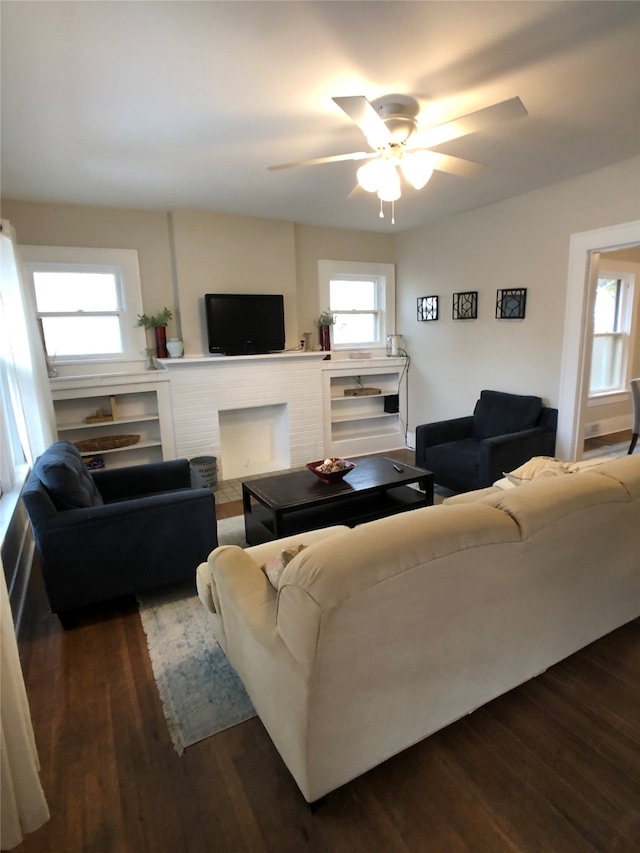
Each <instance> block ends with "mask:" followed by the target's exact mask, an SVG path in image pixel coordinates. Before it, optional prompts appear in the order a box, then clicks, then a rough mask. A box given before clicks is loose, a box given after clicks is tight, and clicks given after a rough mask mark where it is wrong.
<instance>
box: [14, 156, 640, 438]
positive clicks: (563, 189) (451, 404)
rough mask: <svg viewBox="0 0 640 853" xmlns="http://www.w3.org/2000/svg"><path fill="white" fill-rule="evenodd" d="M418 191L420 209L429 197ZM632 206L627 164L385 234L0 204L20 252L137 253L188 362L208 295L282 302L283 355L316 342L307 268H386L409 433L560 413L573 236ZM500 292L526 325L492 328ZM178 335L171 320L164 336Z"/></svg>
mask: <svg viewBox="0 0 640 853" xmlns="http://www.w3.org/2000/svg"><path fill="white" fill-rule="evenodd" d="M424 193H425V203H428V186H427V188H426V189H425V190H424ZM639 199H640V158H635V159H633V160H630V161H625V162H623V163H619V164H616V165H615V166H611V167H609V168H607V169H602V170H600V171H597V172H593V173H591V174H589V175H584V176H582V177H579V178H575V179H573V180H571V181H566V182H563V183H560V184H556V185H554V186H551V187H545V188H544V189H540V190H538V191H536V192H532V193H527V194H526V195H522V196H518V197H515V198H512V199H509V200H507V201H504V202H501V203H499V204H495V205H491V206H488V207H485V208H482V209H479V210H475V211H471V212H469V213H465V214H461V215H459V216H455V217H450V218H448V219H445V220H442V221H440V222H437V223H434V224H432V225H430V226H425V227H424V228H420V229H416V230H414V231H409V232H404V233H399V234H396V235H380V234H376V233H373V232H366V231H345V230H340V229H327V228H315V227H313V226H301V225H295V224H293V223H289V222H282V221H273V220H264V219H256V218H252V217H238V216H227V215H225V214H213V213H207V212H203V211H176V212H174V213H173V214H170V215H167V214H165V213H160V212H154V211H140V210H138V211H135V210H117V209H108V208H93V207H83V206H75V205H53V204H39V203H35V202H22V201H12V200H3V203H2V204H3V216H5V217H6V218H8V219H9V220H10V221H11V222H12V224H13V226H14V228H15V229H16V233H17V238H18V241H19V242H21V243H30V244H44V245H76V246H100V245H104V246H109V247H121V248H122V247H124V248H134V249H137V250H138V253H139V258H140V272H141V280H142V295H143V304H144V310H145V311H146V312H147V313H156V312H157V311H158V310H159V309H160V308H162V306H163V305H169V306H171V307H173V308H174V309H175V310H176V312H177V313H178V314H179V318H177V319H179V320H180V321H181V323H182V326H183V329H182V333H183V334H184V337H185V340H186V342H187V345H188V349H187V354H189V349H190V350H191V354H194V353H198V352H202V351H203V347H204V346H205V340H204V338H203V334H204V330H203V327H202V325H201V324H202V318H201V313H200V311H201V309H200V307H199V305H200V300H201V298H202V295H203V294H204V293H205V292H207V290H227V289H228V290H236V289H237V290H245V291H248V290H250V289H253V286H254V285H255V288H256V289H259V290H265V291H266V290H267V289H273V290H274V292H282V293H285V294H286V299H287V336H288V345H290V346H291V345H293V346H295V345H296V343H297V342H298V340H299V336H301V335H302V333H303V332H305V331H313V332H314V334H315V330H314V328H313V321H314V319H315V318H316V317H317V315H318V312H319V310H320V309H321V307H322V306H320V305H319V302H318V294H317V278H316V273H317V261H318V259H320V258H334V259H340V260H367V261H379V262H388V263H393V262H394V261H395V262H396V265H397V275H396V282H397V283H396V287H397V300H396V317H397V324H396V325H397V331H398V332H399V333H401V334H403V335H404V337H405V341H406V344H407V348H408V351H409V354H410V356H411V370H410V373H409V427H410V429H413V428H415V425H416V424H419V423H424V422H425V421H428V420H433V419H435V418H441V417H451V416H456V415H463V414H467V413H469V412H470V411H471V408H472V406H473V404H474V402H475V400H476V399H477V396H478V393H479V391H480V390H482V388H495V389H497V390H504V391H514V392H524V393H532V394H538V395H540V396H542V397H543V398H545V400H546V401H547V402H548V403H550V404H551V405H554V406H557V405H558V403H559V396H558V395H559V382H560V366H561V364H560V363H561V357H562V342H563V334H564V311H565V298H566V291H567V270H568V257H569V241H570V237H571V234H573V233H576V232H581V231H588V230H590V229H593V228H600V227H604V226H607V225H613V224H616V223H621V222H628V221H631V220H634V219H637V218H639V215H640V209H639V208H640V201H639ZM172 220H173V222H172ZM172 235H173V245H172ZM175 287H177V292H174V288H175ZM507 287H526V288H527V314H526V318H525V320H524V321H521V322H520V321H498V320H495V319H494V315H495V298H496V290H497V289H499V288H507ZM465 290H477V291H478V292H479V318H478V320H472V321H453V320H452V319H451V300H452V294H453V293H454V292H458V291H465ZM432 294H438V295H439V297H440V318H441V319H439V320H438V321H437V322H433V323H419V322H417V320H416V301H417V298H418V297H419V296H425V295H432ZM176 331H177V329H176V321H172V322H171V323H170V325H169V334H170V335H172V334H175V332H176ZM178 331H179V330H178ZM291 338H293V340H291Z"/></svg>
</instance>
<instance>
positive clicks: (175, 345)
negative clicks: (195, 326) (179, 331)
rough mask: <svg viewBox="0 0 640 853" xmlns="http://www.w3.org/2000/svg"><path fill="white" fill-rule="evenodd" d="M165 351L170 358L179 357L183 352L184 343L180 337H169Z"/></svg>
mask: <svg viewBox="0 0 640 853" xmlns="http://www.w3.org/2000/svg"><path fill="white" fill-rule="evenodd" d="M167 352H168V353H169V355H170V357H171V358H180V357H181V356H182V355H183V354H184V344H183V343H182V341H181V340H180V338H169V340H168V341H167Z"/></svg>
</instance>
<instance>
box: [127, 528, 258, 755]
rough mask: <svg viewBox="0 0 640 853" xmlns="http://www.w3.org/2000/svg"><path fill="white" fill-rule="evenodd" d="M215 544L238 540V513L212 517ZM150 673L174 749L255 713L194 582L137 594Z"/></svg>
mask: <svg viewBox="0 0 640 853" xmlns="http://www.w3.org/2000/svg"><path fill="white" fill-rule="evenodd" d="M218 539H219V541H220V544H221V545H244V544H245V542H244V523H243V519H242V516H239V517H235V518H229V519H223V520H221V521H220V522H218ZM138 607H139V611H140V619H141V622H142V627H143V628H144V632H145V634H146V636H147V645H148V647H149V657H150V658H151V666H152V668H153V675H154V677H155V680H156V685H157V687H158V693H159V695H160V699H161V701H162V707H163V710H164V715H165V718H166V720H167V726H168V728H169V732H170V734H171V739H172V740H173V745H174V746H175V748H176V750H177V752H178V753H179V754H180V755H182V753H183V751H184V750H185V748H186V747H188V746H191V745H192V744H194V743H197V742H198V741H200V740H203V739H204V738H207V737H210V736H211V735H214V734H216V733H217V732H221V731H223V730H224V729H228V728H230V727H231V726H235V725H237V724H238V723H242V722H243V721H244V720H248V719H250V718H251V717H254V716H255V711H254V709H253V706H252V704H251V701H250V699H249V697H248V696H247V693H246V691H245V689H244V687H243V685H242V682H241V681H240V678H239V677H238V675H237V673H236V671H235V670H234V669H233V667H232V666H231V664H230V663H229V661H228V660H227V657H226V655H225V654H224V652H223V651H222V649H221V648H220V646H219V645H218V643H217V642H216V640H215V638H214V636H213V632H212V630H211V614H210V613H209V611H208V610H207V609H206V607H204V605H203V604H202V603H201V601H200V599H199V598H198V596H197V594H196V592H195V581H194V583H190V582H189V583H186V584H180V585H178V586H173V587H170V588H167V589H164V590H159V591H154V592H151V593H146V594H145V595H141V596H138Z"/></svg>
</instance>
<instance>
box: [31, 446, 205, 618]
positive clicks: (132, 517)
mask: <svg viewBox="0 0 640 853" xmlns="http://www.w3.org/2000/svg"><path fill="white" fill-rule="evenodd" d="M22 500H23V502H24V505H25V507H26V510H27V514H28V516H29V521H30V523H31V527H32V530H33V535H34V538H35V543H36V548H37V551H38V555H39V557H40V563H41V567H42V573H43V577H44V582H45V586H46V589H47V594H48V596H49V602H50V604H51V609H52V610H53V612H54V613H57V614H58V616H59V617H60V621H61V622H62V623H63V625H65V626H66V625H70V624H72V621H73V620H72V611H73V610H75V609H76V608H79V607H82V606H84V605H87V604H92V603H95V602H99V601H105V600H108V599H111V598H116V597H119V596H122V595H129V594H131V593H137V592H141V591H142V590H146V589H150V588H153V587H160V586H163V585H165V584H170V583H174V582H176V581H181V580H187V579H189V580H193V581H194V585H195V570H196V567H197V566H198V564H199V563H201V562H202V560H205V559H206V558H207V556H208V554H209V552H210V551H211V550H212V549H213V548H215V547H216V546H217V544H218V537H217V528H216V516H215V500H214V496H213V493H212V492H211V490H210V489H192V488H191V475H190V469H189V463H188V461H187V460H186V459H177V460H173V461H169V462H159V463H154V464H149V465H136V466H132V467H129V468H114V469H107V470H104V471H96V472H93V473H89V471H87V470H86V468H85V466H84V465H83V463H82V458H81V456H80V453H79V452H78V450H77V448H76V447H75V446H74V445H73V444H71V443H70V442H68V441H58V442H56V443H55V444H53V445H52V446H51V447H49V448H48V449H47V450H46V451H45V452H44V453H43V454H42V455H41V456H39V457H38V459H37V460H36V462H35V463H34V466H33V470H32V472H31V474H30V476H29V479H28V480H27V483H26V485H25V488H24V490H23V492H22Z"/></svg>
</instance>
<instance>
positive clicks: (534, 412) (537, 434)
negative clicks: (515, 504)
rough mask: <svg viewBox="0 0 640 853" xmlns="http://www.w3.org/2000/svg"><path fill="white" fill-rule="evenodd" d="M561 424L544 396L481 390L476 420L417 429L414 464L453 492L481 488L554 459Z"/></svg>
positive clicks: (446, 422)
mask: <svg viewBox="0 0 640 853" xmlns="http://www.w3.org/2000/svg"><path fill="white" fill-rule="evenodd" d="M557 423H558V410H557V409H550V408H547V407H545V406H543V405H542V400H541V398H540V397H532V396H524V395H521V394H505V393H503V392H501V391H482V392H481V394H480V399H479V400H478V402H477V403H476V406H475V409H474V412H473V415H468V416H467V417H462V418H453V419H451V420H446V421H437V422H435V423H430V424H421V425H420V426H418V427H416V465H418V466H419V467H420V468H426V469H427V470H428V471H433V478H434V481H435V482H436V483H438V484H439V485H441V486H445V487H446V488H448V489H452V490H453V491H454V492H468V491H471V490H473V489H483V488H485V487H487V486H490V485H491V484H492V483H495V481H496V480H499V479H500V478H501V477H502V476H503V474H504V473H505V472H507V471H512V470H513V469H514V468H518V467H519V466H520V465H522V464H523V462H526V461H527V460H529V459H531V457H532V456H553V455H554V453H555V447H556V429H557Z"/></svg>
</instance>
